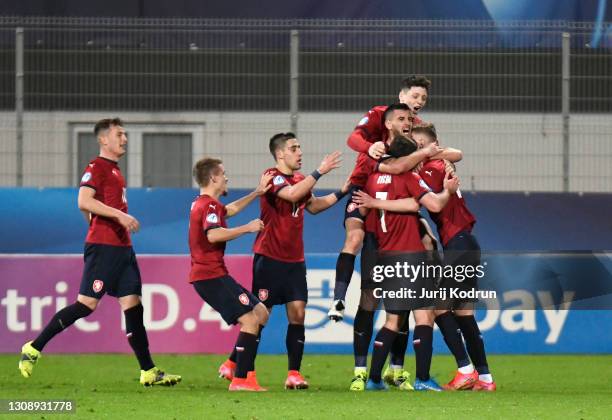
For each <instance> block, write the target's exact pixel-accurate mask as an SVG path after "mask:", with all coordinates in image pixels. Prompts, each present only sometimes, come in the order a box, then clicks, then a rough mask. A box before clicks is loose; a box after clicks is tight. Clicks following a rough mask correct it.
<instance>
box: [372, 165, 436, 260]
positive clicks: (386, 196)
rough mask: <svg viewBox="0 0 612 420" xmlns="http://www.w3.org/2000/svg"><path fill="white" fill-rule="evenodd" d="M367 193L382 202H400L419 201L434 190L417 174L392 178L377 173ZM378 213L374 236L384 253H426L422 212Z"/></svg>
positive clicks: (374, 174) (373, 176)
mask: <svg viewBox="0 0 612 420" xmlns="http://www.w3.org/2000/svg"><path fill="white" fill-rule="evenodd" d="M366 192H367V193H368V194H369V195H371V196H372V197H374V198H377V199H379V200H398V199H401V198H408V197H414V198H415V199H416V200H417V201H419V200H420V199H421V197H422V196H423V195H425V194H427V193H428V192H430V189H429V188H427V185H425V183H424V182H423V180H422V179H421V178H420V177H419V176H418V175H417V174H416V173H414V172H406V173H403V174H400V175H390V174H384V173H381V172H375V173H373V174H372V175H371V176H370V178H369V179H368V183H367V185H366ZM373 211H374V212H376V215H377V223H376V228H375V230H374V233H375V234H376V240H377V241H378V249H379V250H380V251H413V252H417V251H424V250H425V247H424V246H423V243H422V242H421V235H420V233H419V217H418V213H394V212H389V211H384V210H370V213H371V212H373Z"/></svg>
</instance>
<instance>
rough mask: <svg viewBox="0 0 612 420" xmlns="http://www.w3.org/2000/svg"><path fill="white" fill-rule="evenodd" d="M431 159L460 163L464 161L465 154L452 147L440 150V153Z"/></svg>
mask: <svg viewBox="0 0 612 420" xmlns="http://www.w3.org/2000/svg"><path fill="white" fill-rule="evenodd" d="M430 159H442V160H448V161H449V162H459V161H460V160H461V159H463V152H462V151H461V150H459V149H453V148H452V147H445V148H442V149H440V151H439V152H438V153H436V154H434V155H433V156H431V157H430Z"/></svg>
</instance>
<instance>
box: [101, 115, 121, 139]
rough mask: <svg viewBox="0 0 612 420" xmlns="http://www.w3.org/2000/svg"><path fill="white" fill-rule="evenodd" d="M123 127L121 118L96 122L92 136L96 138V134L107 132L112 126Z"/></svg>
mask: <svg viewBox="0 0 612 420" xmlns="http://www.w3.org/2000/svg"><path fill="white" fill-rule="evenodd" d="M122 125H123V121H122V120H121V118H117V117H115V118H104V119H102V120H100V121H98V122H97V123H96V125H95V126H94V134H95V135H96V137H98V134H100V132H101V131H105V130H108V129H109V128H111V127H113V126H119V127H120V126H122Z"/></svg>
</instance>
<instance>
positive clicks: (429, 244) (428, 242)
mask: <svg viewBox="0 0 612 420" xmlns="http://www.w3.org/2000/svg"><path fill="white" fill-rule="evenodd" d="M421 243H422V244H423V246H424V247H425V249H426V250H428V251H433V250H434V249H435V247H434V241H433V240H432V238H431V236H429V234H427V235H424V236H423V237H421Z"/></svg>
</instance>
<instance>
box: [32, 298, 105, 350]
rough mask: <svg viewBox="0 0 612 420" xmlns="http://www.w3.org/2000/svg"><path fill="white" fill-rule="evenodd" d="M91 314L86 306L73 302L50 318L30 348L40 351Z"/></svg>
mask: <svg viewBox="0 0 612 420" xmlns="http://www.w3.org/2000/svg"><path fill="white" fill-rule="evenodd" d="M92 312H93V311H92V310H91V309H89V307H88V306H86V305H83V304H82V303H81V302H75V303H73V304H72V305H69V306H66V307H65V308H64V309H61V310H60V311H58V312H57V313H56V314H55V315H54V316H53V318H51V321H49V323H48V324H47V325H46V326H45V328H44V329H43V330H42V332H41V333H40V335H39V336H38V337H36V339H35V340H34V341H33V342H32V347H34V348H35V349H36V350H38V351H42V349H43V348H44V347H45V345H46V344H47V343H48V342H49V340H51V339H52V338H53V337H55V336H56V335H57V334H59V333H60V332H62V331H63V330H64V329H66V328H68V327H69V326H71V325H72V324H74V322H75V321H76V320H77V319H80V318H85V317H86V316H87V315H89V314H91V313H92Z"/></svg>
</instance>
